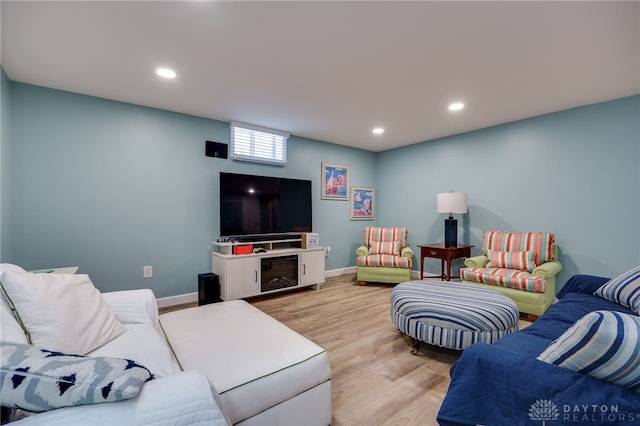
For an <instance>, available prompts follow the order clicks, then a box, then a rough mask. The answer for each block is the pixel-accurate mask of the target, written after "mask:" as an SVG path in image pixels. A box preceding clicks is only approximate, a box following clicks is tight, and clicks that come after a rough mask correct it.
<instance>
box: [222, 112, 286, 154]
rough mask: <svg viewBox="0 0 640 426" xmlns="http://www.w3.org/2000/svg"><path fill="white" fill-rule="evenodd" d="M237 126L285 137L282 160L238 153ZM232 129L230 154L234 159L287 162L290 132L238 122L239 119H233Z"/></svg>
mask: <svg viewBox="0 0 640 426" xmlns="http://www.w3.org/2000/svg"><path fill="white" fill-rule="evenodd" d="M236 128H241V129H245V130H250V131H256V132H262V133H267V134H270V135H276V136H281V137H282V138H283V141H282V156H283V159H282V160H280V159H275V158H264V157H259V156H254V155H246V154H240V153H237V152H236V147H235V129H236ZM230 129H231V154H230V156H231V158H232V159H234V160H241V161H252V162H256V163H267V164H278V165H285V164H286V163H287V139H288V138H289V133H287V132H283V131H281V130H275V129H269V128H267V127H261V126H256V125H253V124H247V123H241V122H238V121H232V122H231V123H230Z"/></svg>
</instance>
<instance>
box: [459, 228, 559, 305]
mask: <svg viewBox="0 0 640 426" xmlns="http://www.w3.org/2000/svg"><path fill="white" fill-rule="evenodd" d="M481 251H482V254H481V255H480V256H474V257H470V258H468V259H466V260H465V262H464V264H465V266H466V267H465V268H462V269H460V278H461V279H462V282H464V283H468V284H473V285H476V286H479V287H484V288H489V289H491V290H496V291H499V292H500V293H503V294H504V295H506V296H508V297H510V298H511V299H513V301H514V302H516V305H518V309H519V310H520V312H524V313H527V314H530V315H534V316H539V315H542V314H544V313H545V312H546V310H547V309H548V308H549V306H551V304H552V303H553V300H554V299H555V296H556V275H557V274H558V272H560V270H561V269H562V265H561V264H560V262H559V261H558V246H557V245H556V244H555V237H554V235H553V234H552V233H549V232H506V231H485V232H484V233H483V235H482V245H481Z"/></svg>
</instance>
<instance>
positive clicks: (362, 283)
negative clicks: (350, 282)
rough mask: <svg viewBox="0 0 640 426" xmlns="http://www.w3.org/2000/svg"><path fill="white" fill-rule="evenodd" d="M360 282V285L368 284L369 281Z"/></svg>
mask: <svg viewBox="0 0 640 426" xmlns="http://www.w3.org/2000/svg"><path fill="white" fill-rule="evenodd" d="M358 284H360V285H367V282H366V281H358Z"/></svg>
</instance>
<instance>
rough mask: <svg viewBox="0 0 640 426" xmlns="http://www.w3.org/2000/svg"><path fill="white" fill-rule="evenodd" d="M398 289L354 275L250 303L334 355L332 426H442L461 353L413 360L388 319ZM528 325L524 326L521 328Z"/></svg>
mask: <svg viewBox="0 0 640 426" xmlns="http://www.w3.org/2000/svg"><path fill="white" fill-rule="evenodd" d="M392 287H393V286H391V285H383V284H369V285H367V286H360V285H358V283H357V282H356V281H355V276H354V275H353V274H349V275H342V276H339V277H332V278H328V279H327V281H326V282H325V284H323V285H322V287H321V288H320V290H315V289H313V288H308V289H302V290H296V291H292V292H287V293H279V294H275V295H271V296H263V297H259V298H253V299H248V301H249V302H250V303H251V304H252V305H254V306H256V307H257V308H259V309H260V310H262V311H263V312H265V313H267V314H269V315H271V316H272V317H274V318H276V319H278V320H279V321H281V322H282V323H284V324H286V325H287V326H288V327H290V328H291V329H293V330H295V331H297V332H298V333H300V334H302V335H304V336H306V337H307V338H309V339H311V340H313V341H314V342H316V343H317V344H318V345H320V346H322V347H323V348H324V349H325V350H326V351H327V353H328V354H329V361H330V363H331V371H332V389H333V391H332V399H333V401H332V404H333V419H332V426H340V425H435V424H437V422H436V415H437V413H438V410H439V408H440V404H441V403H442V400H443V398H444V395H445V393H446V391H447V388H448V386H449V368H450V367H451V365H452V364H453V363H454V362H455V361H456V360H457V359H458V357H459V355H460V352H458V351H452V350H448V349H443V348H437V347H434V346H429V345H426V344H425V345H422V346H421V348H420V351H419V353H418V354H417V355H411V353H410V350H411V343H410V340H409V338H408V337H407V336H405V335H403V334H402V333H400V332H399V331H398V330H397V329H396V328H395V326H394V325H393V323H392V322H391V317H390V315H389V307H390V306H389V296H390V292H391V289H392ZM181 307H183V306H181ZM178 308H180V307H178ZM172 309H175V308H165V309H163V310H162V312H166V311H168V310H172ZM528 324H530V323H529V322H527V321H526V320H521V321H520V327H521V328H524V327H526V326H527V325H528Z"/></svg>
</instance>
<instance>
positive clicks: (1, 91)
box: [0, 66, 12, 259]
mask: <svg viewBox="0 0 640 426" xmlns="http://www.w3.org/2000/svg"><path fill="white" fill-rule="evenodd" d="M10 138H11V83H10V81H9V78H8V77H7V74H6V73H5V72H4V69H3V68H2V67H1V66H0V259H3V257H4V256H9V255H10V248H11V246H10V242H11V241H12V238H11V228H10V226H9V203H8V201H5V200H7V199H8V194H9V183H10V182H11V180H10V178H11V177H10V173H9V172H10V170H11V162H10V161H9V160H10V157H11V153H10Z"/></svg>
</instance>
